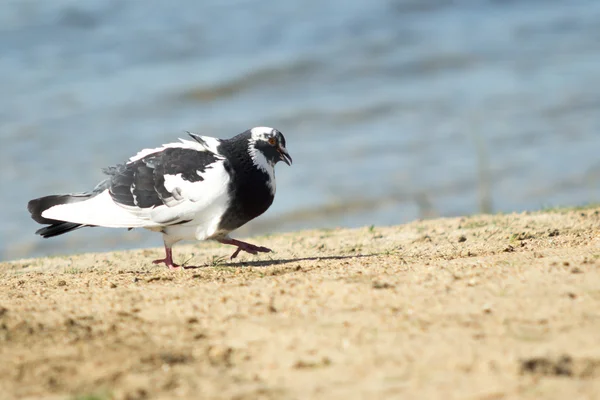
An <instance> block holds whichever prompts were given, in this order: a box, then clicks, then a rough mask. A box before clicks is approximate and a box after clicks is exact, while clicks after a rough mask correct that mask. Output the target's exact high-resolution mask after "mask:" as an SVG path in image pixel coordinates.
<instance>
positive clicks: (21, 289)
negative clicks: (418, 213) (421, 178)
mask: <svg viewBox="0 0 600 400" xmlns="http://www.w3.org/2000/svg"><path fill="white" fill-rule="evenodd" d="M157 240H160V239H159V238H158V237H157ZM252 241H253V242H254V243H256V244H259V245H265V246H269V247H271V248H273V249H275V250H276V252H275V253H272V254H270V255H266V256H265V255H261V256H248V255H243V256H241V257H240V258H239V260H238V261H237V262H233V263H230V262H229V261H227V258H226V257H228V256H229V255H230V254H231V252H232V250H233V249H232V248H230V247H227V246H223V245H218V244H213V243H202V244H197V245H188V246H179V247H176V249H175V255H176V259H177V260H179V261H184V260H188V259H189V262H188V264H197V265H199V266H200V267H199V268H195V269H185V270H178V271H169V270H167V269H166V268H164V267H157V266H154V265H152V264H151V262H150V261H151V260H152V259H154V258H155V257H158V256H161V255H162V249H160V248H157V249H148V250H137V251H128V252H115V253H105V254H82V255H77V256H67V257H53V258H43V259H32V260H19V261H15V262H8V263H2V264H0V285H1V287H0V359H1V360H2V361H1V362H0V392H1V393H2V398H3V399H12V398H15V399H16V398H19V399H24V398H31V399H42V398H44V399H46V398H49V399H63V398H78V399H88V400H91V399H98V400H101V399H112V398H115V399H172V398H185V399H198V398H206V399H239V400H242V399H248V400H250V399H308V398H314V399H345V400H347V399H387V398H407V399H416V398H432V399H434V398H437V399H487V400H493V399H517V398H519V399H541V398H544V399H565V398H567V399H585V398H589V399H592V398H599V396H600V209H594V208H588V209H583V210H570V211H566V210H564V211H553V212H540V213H532V214H513V215H490V216H474V217H468V218H453V219H438V220H430V221H418V222H414V223H410V224H407V225H402V226H397V227H386V228H379V227H374V228H362V229H357V230H327V231H306V232H297V233H290V234H284V235H277V236H271V237H264V236H263V237H257V238H253V240H252Z"/></svg>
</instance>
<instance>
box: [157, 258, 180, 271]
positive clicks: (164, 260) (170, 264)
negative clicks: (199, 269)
mask: <svg viewBox="0 0 600 400" xmlns="http://www.w3.org/2000/svg"><path fill="white" fill-rule="evenodd" d="M152 264H165V265H166V266H167V267H169V269H177V268H179V267H181V265H179V264H175V263H174V262H173V260H169V258H161V259H160V260H154V261H152Z"/></svg>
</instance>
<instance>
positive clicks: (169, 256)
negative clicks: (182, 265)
mask: <svg viewBox="0 0 600 400" xmlns="http://www.w3.org/2000/svg"><path fill="white" fill-rule="evenodd" d="M165 252H166V257H165V258H162V259H160V260H154V261H152V264H163V263H164V264H165V265H166V266H167V267H169V269H177V268H179V265H177V264H175V263H174V262H173V252H172V250H171V248H170V247H167V245H165Z"/></svg>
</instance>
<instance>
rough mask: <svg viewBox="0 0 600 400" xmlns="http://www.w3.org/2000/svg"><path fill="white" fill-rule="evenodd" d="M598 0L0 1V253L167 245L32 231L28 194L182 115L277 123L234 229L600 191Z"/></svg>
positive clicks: (198, 123) (203, 129) (420, 213)
mask: <svg viewBox="0 0 600 400" xmlns="http://www.w3.org/2000/svg"><path fill="white" fill-rule="evenodd" d="M599 21H600V2H598V1H596V0H587V1H569V2H566V1H551V0H543V1H542V0H537V1H536V0H529V1H518V0H513V1H500V0H496V1H492V0H489V1H474V0H473V1H466V0H465V1H455V2H450V1H444V0H428V1H425V0H412V1H411V0H395V1H394V0H389V1H373V0H360V1H346V0H334V1H328V2H321V1H311V0H293V1H292V0H290V1H286V2H280V1H276V0H264V1H223V0H220V1H216V0H206V1H202V2H200V1H195V0H180V1H178V2H177V3H176V6H175V3H169V2H164V1H159V0H152V1H149V0H146V1H129V2H121V1H106V0H102V1H101V0H87V1H81V0H53V1H45V0H35V1H33V0H30V1H26V0H10V1H9V0H5V1H3V2H2V3H1V4H0V89H1V93H2V95H1V96H0V121H2V123H1V124H0V139H1V140H2V145H1V148H0V170H1V175H0V185H1V187H2V204H1V208H0V220H1V221H2V224H1V225H0V241H1V242H0V259H10V258H17V257H29V256H38V255H44V254H57V253H69V252H83V251H90V250H109V249H117V248H128V247H139V246H160V245H161V239H160V236H159V235H156V234H151V233H149V232H143V231H137V230H136V231H133V232H125V231H121V230H110V229H100V228H95V229H87V230H80V231H78V232H76V233H75V234H70V235H65V236H64V237H61V238H57V239H54V240H42V239H40V238H38V237H36V236H34V235H33V231H34V230H35V229H36V228H37V226H36V224H35V223H34V222H33V221H31V220H30V219H29V215H28V213H27V211H26V203H27V201H28V200H29V199H31V198H33V197H38V196H41V195H45V194H50V193H60V192H71V191H80V190H86V189H89V188H91V187H93V186H94V185H95V183H96V182H97V181H98V180H100V179H101V178H102V176H101V168H102V167H104V166H107V165H112V164H115V163H118V162H122V161H124V160H125V159H127V158H128V157H129V156H130V155H132V154H135V153H136V152H137V151H138V150H139V149H141V148H144V147H147V146H152V147H154V146H156V145H158V144H161V143H164V142H169V141H173V140H175V139H176V138H177V137H181V136H182V135H183V131H184V130H192V131H197V132H200V133H202V134H207V135H213V136H218V137H229V136H232V135H234V134H236V133H239V132H241V131H243V130H245V129H246V128H248V127H251V126H256V125H270V126H275V127H277V128H278V129H280V130H282V131H283V132H284V133H285V134H286V138H287V142H288V147H289V150H290V153H291V154H292V156H293V157H294V166H293V167H292V168H288V167H287V166H285V165H281V166H278V167H279V168H278V171H277V173H278V182H277V183H278V184H277V187H278V193H277V198H276V200H275V204H274V205H273V206H272V208H271V209H270V210H269V211H268V213H267V214H266V215H265V216H263V217H261V218H260V219H259V220H257V221H256V222H255V223H253V224H250V226H248V227H246V228H244V229H242V230H240V235H244V234H250V233H266V232H274V231H286V230H293V229H300V228H311V227H332V226H360V225H371V224H376V225H378V224H397V223H402V222H406V221H409V220H411V219H415V218H421V217H428V216H434V215H444V216H445V215H458V214H469V213H475V212H479V211H481V210H491V211H513V210H525V209H536V208H540V207H544V206H554V205H575V204H584V203H588V202H596V201H600V157H599V156H598V154H599V150H600V117H599V115H600V113H599V111H600V91H599V90H598V87H599V86H598V85H599V82H600V68H599V66H600V23H599Z"/></svg>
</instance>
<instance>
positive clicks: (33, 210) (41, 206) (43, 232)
mask: <svg viewBox="0 0 600 400" xmlns="http://www.w3.org/2000/svg"><path fill="white" fill-rule="evenodd" d="M93 196H94V193H78V194H61V195H51V196H44V197H40V198H38V199H33V200H31V201H30V202H29V203H28V204H27V209H28V210H29V213H30V214H31V218H33V220H34V221H36V222H38V223H40V224H44V225H48V226H45V227H43V228H41V229H38V230H37V231H36V232H35V233H36V234H38V235H40V236H42V237H44V238H49V237H53V236H58V235H62V234H63V233H67V232H71V231H73V230H75V229H79V228H81V227H84V226H88V225H84V224H78V223H74V222H67V221H60V220H56V219H49V218H44V217H43V216H42V213H43V212H44V211H46V210H47V209H49V208H51V207H54V206H58V205H62V204H71V203H78V202H80V201H85V200H88V199H90V198H91V197H93Z"/></svg>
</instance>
